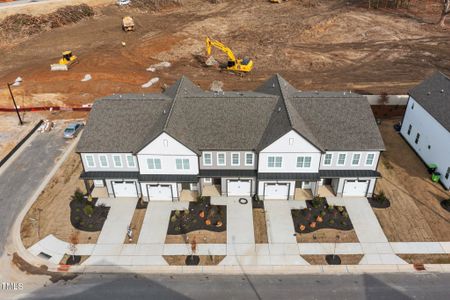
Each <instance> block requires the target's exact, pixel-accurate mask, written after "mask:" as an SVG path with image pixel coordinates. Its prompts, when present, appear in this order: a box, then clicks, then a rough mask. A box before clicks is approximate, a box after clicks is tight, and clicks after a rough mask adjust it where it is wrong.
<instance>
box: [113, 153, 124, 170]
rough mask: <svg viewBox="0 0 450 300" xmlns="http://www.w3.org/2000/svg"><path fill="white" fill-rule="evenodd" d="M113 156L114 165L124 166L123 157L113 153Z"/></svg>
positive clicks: (117, 166)
mask: <svg viewBox="0 0 450 300" xmlns="http://www.w3.org/2000/svg"><path fill="white" fill-rule="evenodd" d="M112 158H113V163H114V167H116V168H121V167H122V158H121V157H120V155H113V157H112Z"/></svg>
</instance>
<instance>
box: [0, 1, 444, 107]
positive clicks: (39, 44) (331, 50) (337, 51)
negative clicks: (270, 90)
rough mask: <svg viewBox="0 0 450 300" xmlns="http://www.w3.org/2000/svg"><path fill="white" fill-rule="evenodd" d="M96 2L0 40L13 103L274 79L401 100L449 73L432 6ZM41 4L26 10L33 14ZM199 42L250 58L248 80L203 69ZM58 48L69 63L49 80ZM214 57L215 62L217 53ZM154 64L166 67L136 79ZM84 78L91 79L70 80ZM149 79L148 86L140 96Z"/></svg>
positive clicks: (2, 76) (246, 86)
mask: <svg viewBox="0 0 450 300" xmlns="http://www.w3.org/2000/svg"><path fill="white" fill-rule="evenodd" d="M105 2H106V1H94V2H92V3H91V2H88V3H89V4H90V5H93V7H94V10H95V16H94V17H88V18H85V19H82V20H81V21H79V22H78V23H75V24H71V25H65V26H62V27H58V28H53V29H46V30H44V31H42V32H40V33H37V34H35V35H31V36H23V35H22V33H20V32H19V33H17V34H13V35H10V38H9V39H6V40H2V42H0V82H6V81H12V80H14V79H15V78H16V77H17V76H21V77H23V79H24V82H23V84H22V85H21V87H19V88H18V89H21V90H22V91H23V92H22V93H23V94H24V105H34V106H37V105H66V104H67V105H80V104H84V103H91V102H92V101H93V100H94V99H96V98H98V97H101V96H105V95H108V94H112V93H127V92H137V93H144V92H155V91H160V90H161V88H162V87H164V86H165V85H166V84H167V85H170V84H172V83H173V82H174V81H175V80H176V79H178V78H179V77H180V76H181V75H183V74H184V75H186V76H188V77H189V78H190V79H191V80H193V81H194V82H195V83H198V84H200V86H201V87H202V88H204V89H208V88H209V86H210V85H211V83H212V81H213V80H221V81H222V82H223V83H224V90H250V89H253V88H255V87H256V86H258V85H259V84H260V83H261V82H263V81H264V80H266V79H267V78H268V77H269V76H270V75H272V74H273V73H281V74H282V75H283V76H284V77H285V78H286V79H287V80H288V81H289V82H291V83H292V84H293V85H294V86H296V87H297V88H299V89H302V90H353V91H364V92H372V93H380V92H389V93H404V92H405V91H406V90H407V89H409V88H410V87H412V86H414V85H415V84H416V83H417V82H419V81H421V80H422V79H423V78H424V77H425V76H426V75H427V74H429V73H431V72H432V71H433V70H434V69H436V68H438V69H440V70H442V71H448V70H449V69H450V60H448V57H449V55H450V36H449V34H448V30H445V29H443V28H441V27H439V26H436V25H435V24H434V23H435V22H437V20H438V19H439V10H440V3H439V1H438V0H430V1H418V0H412V1H411V5H410V8H409V9H399V10H394V9H384V8H383V9H378V10H374V9H368V7H367V1H363V0H352V1H348V0H345V1H344V0H329V1H315V0H297V1H294V0H292V1H288V2H284V3H282V4H278V5H277V4H271V3H269V1H266V0H247V1H241V0H224V1H220V3H218V4H212V3H210V1H207V0H182V1H181V3H182V5H181V6H179V5H170V6H169V7H165V8H160V9H158V10H152V9H149V10H143V9H141V8H136V7H134V8H133V7H129V8H125V7H118V6H116V5H105ZM111 2H113V1H111ZM168 2H170V1H168ZM77 3H78V2H77ZM99 4H101V6H98V5H99ZM46 5H47V4H44V3H41V4H39V5H37V4H36V5H34V6H36V7H38V6H39V11H42V12H43V11H46V10H45V7H46ZM51 8H52V7H49V8H48V10H49V11H50V10H51ZM30 10H31V8H28V9H27V10H25V13H30ZM125 15H130V16H132V17H133V18H134V19H135V23H136V31H135V32H129V33H125V32H123V31H122V30H121V19H122V17H123V16H125ZM0 18H1V15H0ZM0 30H4V29H0ZM11 36H12V37H11ZM206 36H210V37H212V38H216V39H219V40H221V41H223V42H224V43H225V44H226V45H227V46H229V47H230V48H231V49H232V50H233V51H234V52H235V54H236V55H237V56H238V57H244V56H248V57H250V58H252V59H253V60H254V63H255V67H254V69H253V71H252V72H251V73H250V74H247V75H245V76H244V77H240V76H236V75H233V74H229V73H228V72H219V71H218V70H217V69H215V68H206V67H205V66H204V63H203V59H204V57H203V56H204V55H205V45H204V44H205V42H204V41H205V37H206ZM15 37H17V38H15ZM122 42H123V43H122ZM123 44H125V46H123ZM66 49H70V50H72V51H73V52H74V54H75V55H77V56H78V57H79V63H78V64H77V65H75V66H74V67H73V68H72V69H71V70H70V71H68V72H50V70H49V65H50V64H51V63H55V62H56V61H57V60H58V59H59V57H60V55H61V52H62V51H64V50H66ZM213 52H214V57H215V58H216V59H217V60H219V61H220V62H226V55H225V54H223V53H221V52H219V51H218V50H216V49H215V50H213ZM162 61H168V62H170V63H171V64H172V66H171V67H169V68H164V69H162V70H157V71H156V72H149V71H146V68H148V67H149V66H150V65H152V64H154V63H159V62H162ZM86 74H90V75H91V76H92V80H90V81H85V82H81V79H82V78H83V77H84V76H85V75H86ZM153 77H158V78H159V79H160V80H159V82H158V83H157V84H155V85H154V86H152V87H151V88H142V87H141V85H142V84H144V83H146V82H148V81H149V80H150V79H151V78H153ZM6 96H7V89H6V88H3V87H2V89H0V106H10V105H11V104H10V102H9V101H10V100H9V99H8V97H6Z"/></svg>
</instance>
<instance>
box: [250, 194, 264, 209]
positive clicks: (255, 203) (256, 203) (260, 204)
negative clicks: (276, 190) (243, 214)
mask: <svg viewBox="0 0 450 300" xmlns="http://www.w3.org/2000/svg"><path fill="white" fill-rule="evenodd" d="M257 197H258V196H255V197H253V199H252V207H253V209H255V208H262V209H264V201H262V200H259V198H257Z"/></svg>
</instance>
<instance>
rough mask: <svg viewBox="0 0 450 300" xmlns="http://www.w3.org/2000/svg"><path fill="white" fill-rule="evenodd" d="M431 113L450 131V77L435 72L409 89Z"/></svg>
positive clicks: (413, 96) (412, 95) (418, 101)
mask: <svg viewBox="0 0 450 300" xmlns="http://www.w3.org/2000/svg"><path fill="white" fill-rule="evenodd" d="M409 95H411V97H412V98H414V100H416V101H417V103H419V104H420V105H421V106H422V107H423V108H424V109H425V110H426V111H427V112H428V113H429V114H430V115H432V116H433V118H435V119H436V120H437V121H438V122H439V123H440V124H441V125H442V126H444V128H446V129H447V130H448V131H450V78H449V77H447V76H446V75H444V74H442V73H441V72H435V73H434V74H433V75H431V76H430V77H429V78H427V79H425V80H424V81H423V82H422V83H420V84H419V85H418V86H416V87H414V88H413V89H411V90H410V91H409Z"/></svg>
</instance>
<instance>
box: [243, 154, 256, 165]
mask: <svg viewBox="0 0 450 300" xmlns="http://www.w3.org/2000/svg"><path fill="white" fill-rule="evenodd" d="M248 154H250V155H251V156H252V163H251V164H247V155H248ZM254 164H255V154H254V153H253V152H245V153H244V165H246V166H253V165H254Z"/></svg>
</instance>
